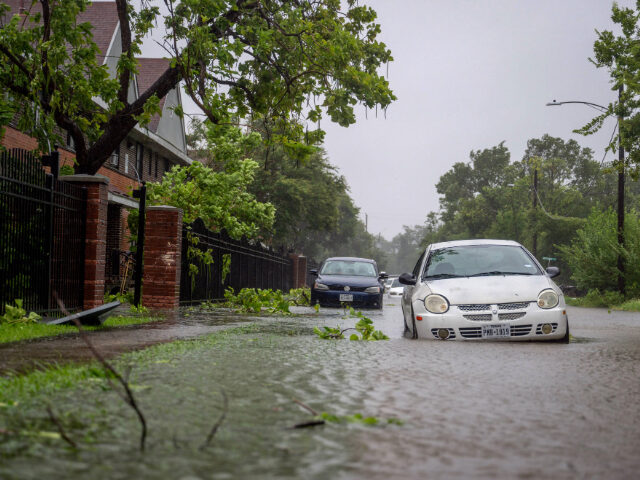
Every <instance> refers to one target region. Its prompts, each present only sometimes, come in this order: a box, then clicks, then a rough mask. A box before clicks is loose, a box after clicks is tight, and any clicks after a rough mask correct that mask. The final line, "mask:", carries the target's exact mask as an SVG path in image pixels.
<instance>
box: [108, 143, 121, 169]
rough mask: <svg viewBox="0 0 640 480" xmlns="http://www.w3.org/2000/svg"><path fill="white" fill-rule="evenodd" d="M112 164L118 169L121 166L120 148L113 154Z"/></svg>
mask: <svg viewBox="0 0 640 480" xmlns="http://www.w3.org/2000/svg"><path fill="white" fill-rule="evenodd" d="M110 163H111V165H112V166H114V167H116V168H117V167H119V166H120V147H118V148H116V149H115V150H114V151H113V153H112V154H111V160H110Z"/></svg>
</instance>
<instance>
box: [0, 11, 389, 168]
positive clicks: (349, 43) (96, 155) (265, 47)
mask: <svg viewBox="0 0 640 480" xmlns="http://www.w3.org/2000/svg"><path fill="white" fill-rule="evenodd" d="M88 5H89V1H88V0H59V1H56V2H51V1H50V0H39V1H35V0H34V1H33V2H32V3H31V4H30V5H27V9H26V10H27V11H26V13H25V14H23V15H14V16H13V17H11V18H10V19H9V21H8V22H7V23H5V24H4V25H1V28H0V85H2V87H3V89H4V90H6V91H8V92H10V94H11V95H10V100H11V102H12V103H13V106H14V107H15V109H17V108H24V109H26V112H25V114H24V115H23V119H24V120H23V122H25V124H26V123H29V122H31V124H32V125H31V126H32V127H36V125H35V124H34V123H35V120H34V119H35V118H36V115H35V112H36V111H37V112H38V118H39V121H38V125H37V128H32V131H34V133H35V134H36V135H37V137H38V139H39V141H40V144H41V145H42V146H43V148H44V146H45V145H47V140H48V139H52V138H54V137H55V128H54V127H55V126H57V127H59V128H61V129H63V130H65V131H67V132H68V133H69V134H70V135H71V137H72V138H73V140H74V143H75V148H76V159H77V162H78V167H77V168H76V171H77V172H80V173H95V172H96V171H97V170H98V168H99V167H100V166H101V165H102V164H103V163H104V162H105V160H106V159H107V158H108V157H109V155H110V154H111V152H112V151H113V150H114V149H115V148H116V147H117V146H118V145H119V143H120V142H121V141H122V140H123V139H124V138H125V137H126V135H127V133H128V132H129V131H130V130H131V129H132V128H133V127H134V126H135V125H136V124H137V123H139V122H140V123H142V124H144V123H145V122H148V121H149V119H150V118H151V116H152V115H153V114H154V113H157V112H158V104H159V99H160V98H162V97H164V95H166V94H167V93H168V92H169V91H170V90H171V89H172V88H174V87H176V86H177V85H178V84H179V83H180V82H181V81H182V82H184V86H185V91H186V92H187V93H188V95H189V96H190V97H191V98H192V99H193V101H194V102H195V103H196V104H197V105H198V106H199V107H200V108H201V109H202V111H203V112H204V113H205V114H206V116H207V118H208V120H209V121H210V122H211V123H212V124H225V123H234V124H237V123H238V122H243V121H244V122H246V123H248V124H250V123H251V122H252V121H253V120H254V119H267V120H268V121H269V122H271V123H272V124H273V125H275V126H276V127H277V130H278V132H279V133H278V135H277V136H275V137H271V141H274V142H278V143H280V144H282V145H286V146H287V148H289V149H290V150H291V151H299V152H302V153H301V155H306V154H310V153H311V151H310V150H309V149H308V146H309V144H318V143H320V142H321V140H322V137H323V133H322V130H321V129H320V119H321V118H322V117H323V116H327V117H329V118H330V119H331V120H332V121H334V122H337V123H339V124H340V125H343V126H347V125H350V124H352V123H354V122H355V114H354V106H355V105H357V104H363V105H364V106H366V107H368V108H373V107H376V106H380V107H382V108H386V107H387V106H388V105H389V104H390V102H391V101H393V100H394V98H395V97H394V95H393V93H392V92H391V90H390V88H389V85H388V82H387V81H386V79H385V78H384V77H383V76H382V75H381V74H379V73H378V69H379V67H381V66H382V65H384V64H385V63H387V62H389V61H391V60H392V57H391V53H390V51H389V50H388V49H387V47H386V46H385V45H384V44H383V43H381V42H379V41H378V40H377V36H378V34H379V33H380V26H379V25H378V24H377V23H376V13H375V11H374V10H373V9H371V8H370V7H367V6H363V5H359V4H358V2H357V1H356V0H347V1H346V2H341V1H340V0H317V1H310V0H295V1H289V0H190V1H188V2H186V1H182V2H174V1H173V0H166V1H165V2H164V3H163V5H162V11H164V12H165V13H161V6H160V4H159V2H153V1H150V2H143V3H142V4H141V5H138V4H137V3H134V2H131V1H130V0H116V5H117V12H118V19H119V22H120V39H119V40H120V43H121V44H122V54H121V55H120V58H119V59H118V64H117V73H116V76H115V78H111V77H110V76H109V74H108V71H107V67H106V66H105V65H103V62H102V59H101V58H99V49H98V47H97V46H96V43H95V42H94V41H93V35H92V32H93V28H94V26H92V25H90V24H87V23H82V22H78V21H77V18H78V16H79V14H80V13H81V12H83V11H84V10H86V8H87V6H88ZM6 11H8V5H6V4H5V3H3V2H1V1H0V18H1V17H2V16H3V14H4V13H5V12H6ZM156 26H157V27H161V28H162V29H163V30H162V31H163V37H162V39H161V41H160V43H161V45H162V47H163V48H164V50H165V52H166V56H167V58H169V59H170V65H169V67H168V68H167V69H166V71H164V72H163V73H162V74H161V75H160V77H159V78H158V79H157V80H156V81H155V82H154V83H153V84H152V85H151V86H150V87H149V88H148V89H147V90H146V91H145V92H140V96H139V97H138V98H136V99H135V100H130V99H129V97H128V92H129V87H130V84H131V80H132V75H133V74H134V73H135V72H136V69H137V62H136V56H139V55H140V52H141V46H142V44H143V41H144V39H145V38H146V37H147V36H148V34H149V33H150V31H151V29H152V28H154V27H156ZM96 99H100V102H96V101H95V100H96ZM177 113H178V114H181V113H182V112H177ZM308 126H311V127H312V128H309V127H308Z"/></svg>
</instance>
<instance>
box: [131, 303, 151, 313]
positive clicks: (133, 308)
mask: <svg viewBox="0 0 640 480" xmlns="http://www.w3.org/2000/svg"><path fill="white" fill-rule="evenodd" d="M129 311H130V312H131V313H135V314H138V315H148V314H149V309H148V308H147V307H145V306H144V305H142V304H140V305H138V306H137V307H136V306H135V305H130V306H129Z"/></svg>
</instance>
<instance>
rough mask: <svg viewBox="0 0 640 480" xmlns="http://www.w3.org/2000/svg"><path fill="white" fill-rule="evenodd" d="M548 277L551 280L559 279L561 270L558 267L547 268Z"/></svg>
mask: <svg viewBox="0 0 640 480" xmlns="http://www.w3.org/2000/svg"><path fill="white" fill-rule="evenodd" d="M547 275H548V276H549V278H553V277H557V276H558V275H560V269H559V268H558V267H547Z"/></svg>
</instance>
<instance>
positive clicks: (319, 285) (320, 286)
mask: <svg viewBox="0 0 640 480" xmlns="http://www.w3.org/2000/svg"><path fill="white" fill-rule="evenodd" d="M313 288H315V289H316V290H329V287H328V286H326V285H325V284H324V283H320V282H319V281H317V280H316V282H315V283H314V284H313Z"/></svg>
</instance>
